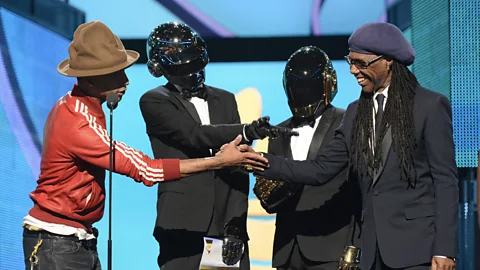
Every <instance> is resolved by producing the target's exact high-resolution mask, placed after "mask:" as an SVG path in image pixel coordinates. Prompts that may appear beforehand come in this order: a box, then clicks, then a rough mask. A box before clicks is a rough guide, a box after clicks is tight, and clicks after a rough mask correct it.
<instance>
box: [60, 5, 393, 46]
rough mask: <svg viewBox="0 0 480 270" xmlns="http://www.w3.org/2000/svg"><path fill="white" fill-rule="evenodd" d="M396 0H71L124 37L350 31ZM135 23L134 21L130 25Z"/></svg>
mask: <svg viewBox="0 0 480 270" xmlns="http://www.w3.org/2000/svg"><path fill="white" fill-rule="evenodd" d="M390 2H393V0H363V1H351V0H300V1H292V0H261V1H258V0H243V1H225V0H122V1H115V0H102V1H97V0H70V2H69V3H70V4H71V5H73V6H75V7H76V8H78V9H80V10H82V11H84V12H85V13H86V15H87V21H91V20H101V21H103V22H105V23H106V24H107V25H108V26H110V27H111V28H112V30H113V32H114V33H116V34H117V35H119V36H120V37H121V38H145V37H146V35H147V34H148V33H149V32H150V31H151V30H152V29H153V28H154V27H155V26H157V25H158V24H160V23H162V22H166V21H182V22H185V23H187V24H189V25H190V26H192V27H193V28H194V29H195V30H196V31H198V32H199V33H200V34H201V35H202V36H204V37H206V36H211V37H212V36H213V37H270V36H310V35H349V34H350V33H351V32H352V31H353V30H355V29H356V28H357V27H359V26H360V25H362V24H364V23H367V22H370V21H378V20H381V21H385V19H386V17H385V10H386V6H387V4H388V3H390ZM132 22H133V23H132Z"/></svg>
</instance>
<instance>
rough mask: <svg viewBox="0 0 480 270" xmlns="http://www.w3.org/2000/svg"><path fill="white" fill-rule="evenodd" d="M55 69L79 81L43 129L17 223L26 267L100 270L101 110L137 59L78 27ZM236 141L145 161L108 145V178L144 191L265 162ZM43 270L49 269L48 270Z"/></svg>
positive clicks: (121, 88)
mask: <svg viewBox="0 0 480 270" xmlns="http://www.w3.org/2000/svg"><path fill="white" fill-rule="evenodd" d="M69 55H70V57H69V58H68V59H66V60H65V61H63V62H62V63H60V65H59V66H58V71H59V72H60V73H61V74H62V75H65V76H69V77H77V79H78V83H77V84H75V86H74V87H73V89H72V90H71V91H70V92H68V93H67V94H66V95H65V96H63V97H62V98H60V99H59V100H58V102H57V103H56V104H55V106H54V107H53V109H52V111H51V112H50V115H49V116H48V119H47V122H46V124H45V129H44V145H43V150H42V160H41V173H40V176H39V179H38V181H37V183H38V186H37V188H36V189H35V190H34V191H33V192H32V193H31V194H30V197H31V199H32V200H33V202H34V206H33V208H32V209H31V210H30V212H29V213H28V215H27V216H26V217H25V218H24V222H23V227H24V233H23V247H24V253H25V258H26V261H25V264H26V267H27V269H37V268H36V267H39V268H38V269H44V267H54V268H55V269H82V270H83V269H101V267H100V262H99V259H98V255H97V251H96V236H97V232H96V230H95V229H94V228H93V227H92V225H93V223H95V222H97V221H99V220H100V219H101V218H102V216H103V209H104V205H105V184H104V181H105V170H106V169H108V168H109V158H110V155H109V153H110V147H109V140H110V138H109V135H108V133H107V131H106V129H105V127H106V122H105V115H104V113H103V110H102V106H101V105H102V104H103V102H104V101H105V100H106V96H107V94H109V93H115V94H117V96H118V98H119V99H121V98H122V96H123V95H124V94H125V91H126V87H127V85H128V78H127V76H126V74H125V71H124V70H125V69H126V68H128V67H129V66H131V65H133V64H134V63H135V62H136V61H137V59H138V57H139V54H138V53H137V52H135V51H129V50H125V48H124V47H123V44H122V42H121V41H120V39H119V38H118V37H117V36H116V35H114V34H113V33H112V32H111V31H110V29H109V28H108V27H107V26H105V25H104V24H103V23H101V22H99V21H94V22H89V23H85V24H82V25H80V26H79V27H78V29H77V30H76V31H75V33H74V38H73V41H72V43H71V44H70V46H69ZM240 141H241V136H238V137H237V138H236V139H235V140H234V141H233V142H231V143H230V144H229V146H228V147H227V148H226V149H224V151H222V152H221V153H219V154H218V155H217V156H215V157H211V158H205V159H202V158H199V159H188V160H181V161H180V160H179V159H158V160H152V159H150V158H149V157H148V156H146V155H144V154H143V153H141V152H140V151H137V150H134V149H132V148H130V147H128V146H126V145H125V144H124V143H121V142H114V151H115V153H114V159H115V160H114V164H115V165H114V172H116V173H119V174H123V175H127V176H129V177H131V178H133V179H134V180H135V181H137V182H142V183H143V184H144V185H146V186H153V185H154V184H156V183H158V182H164V181H170V180H174V179H179V178H180V177H183V176H187V175H190V174H193V173H197V172H201V171H206V170H214V169H219V168H223V167H227V166H246V165H251V166H253V167H261V166H262V161H264V159H263V158H262V157H261V156H259V155H256V154H252V153H241V152H240V151H239V150H238V148H237V145H238V144H239V143H240ZM49 269H50V268H49Z"/></svg>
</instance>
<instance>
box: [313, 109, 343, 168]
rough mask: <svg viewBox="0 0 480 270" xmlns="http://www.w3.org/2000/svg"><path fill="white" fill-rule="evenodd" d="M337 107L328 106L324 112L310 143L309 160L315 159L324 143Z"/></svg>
mask: <svg viewBox="0 0 480 270" xmlns="http://www.w3.org/2000/svg"><path fill="white" fill-rule="evenodd" d="M335 110H336V109H335V108H332V107H330V106H329V107H327V109H326V110H325V111H324V112H323V114H322V118H321V119H320V122H319V123H318V125H317V129H316V130H315V133H314V134H313V138H312V141H311V143H310V148H309V149H308V154H307V160H311V159H314V158H315V157H316V156H317V153H318V151H319V150H320V147H321V146H322V144H323V139H324V138H325V135H326V134H327V132H328V130H329V128H330V126H331V125H332V123H333V120H334V117H333V116H334V115H335Z"/></svg>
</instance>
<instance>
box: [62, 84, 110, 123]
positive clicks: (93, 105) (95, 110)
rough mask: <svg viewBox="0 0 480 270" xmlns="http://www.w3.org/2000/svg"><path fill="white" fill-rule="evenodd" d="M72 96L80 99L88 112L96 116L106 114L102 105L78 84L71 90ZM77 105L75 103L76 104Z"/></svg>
mask: <svg viewBox="0 0 480 270" xmlns="http://www.w3.org/2000/svg"><path fill="white" fill-rule="evenodd" d="M70 96H72V97H74V98H76V99H78V100H79V101H80V102H82V103H83V104H84V105H85V106H86V107H87V111H86V112H87V113H89V114H91V115H94V116H105V113H104V112H103V109H102V105H101V104H100V103H99V102H98V100H96V99H95V98H93V97H91V96H87V95H86V94H85V93H84V92H83V91H82V90H81V89H80V88H79V87H78V84H75V85H74V86H73V89H72V91H71V92H70ZM74 106H75V105H74Z"/></svg>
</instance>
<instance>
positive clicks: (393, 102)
mask: <svg viewBox="0 0 480 270" xmlns="http://www.w3.org/2000/svg"><path fill="white" fill-rule="evenodd" d="M418 84H419V83H418V81H417V78H416V77H415V75H414V74H413V73H412V72H410V70H409V69H408V68H407V67H406V66H405V65H402V64H400V63H397V62H395V61H394V63H393V68H392V79H391V81H390V86H389V90H388V102H387V104H386V106H385V114H384V116H383V119H382V122H381V124H380V130H379V133H378V139H377V140H376V141H374V139H373V138H374V130H373V114H372V110H373V94H372V93H364V92H362V94H361V96H360V99H359V101H358V105H357V111H356V115H355V120H354V123H353V131H352V140H351V143H352V155H351V156H350V160H349V171H351V169H352V167H353V171H355V172H358V167H359V166H358V164H359V162H360V161H361V158H362V156H363V155H364V154H365V156H366V163H367V166H369V167H370V168H373V169H374V170H378V168H379V167H380V164H381V162H382V160H381V158H382V147H381V146H382V141H383V138H384V137H385V134H386V133H387V130H388V127H391V132H392V149H393V150H394V151H395V152H396V153H397V156H398V166H399V167H400V171H402V172H403V173H404V175H403V174H401V176H400V177H401V178H403V177H404V176H405V177H406V178H407V180H410V170H411V168H412V166H413V150H414V149H415V147H416V142H415V126H414V122H413V102H414V97H415V88H416V87H417V86H418ZM372 142H374V149H375V154H373V152H372V151H371V147H370V144H371V143H372ZM352 165H353V166H352ZM414 173H415V175H414V177H415V178H416V170H415V168H414ZM409 182H410V181H409Z"/></svg>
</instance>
